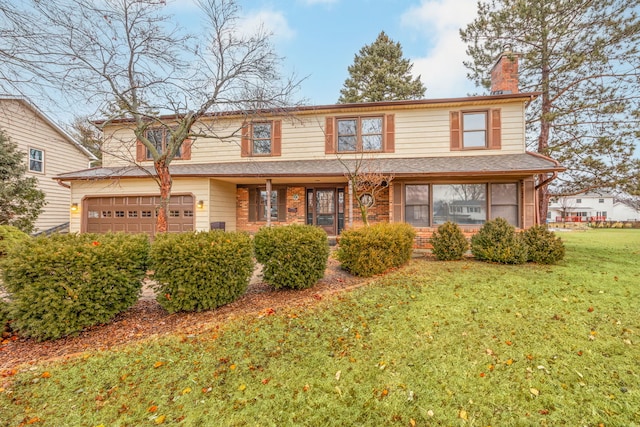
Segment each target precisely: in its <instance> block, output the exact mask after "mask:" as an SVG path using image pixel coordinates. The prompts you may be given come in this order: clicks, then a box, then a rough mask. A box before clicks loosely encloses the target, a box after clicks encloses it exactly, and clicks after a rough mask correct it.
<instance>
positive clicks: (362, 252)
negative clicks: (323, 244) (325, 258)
mask: <svg viewBox="0 0 640 427" xmlns="http://www.w3.org/2000/svg"><path fill="white" fill-rule="evenodd" d="M415 235H416V233H415V230H414V229H413V227H412V226H411V225H409V224H406V223H393V224H390V223H386V222H385V223H378V224H375V225H372V226H370V227H363V228H359V229H354V230H346V231H344V232H343V233H342V236H341V237H340V245H339V247H338V251H337V253H336V256H337V258H338V260H339V261H340V263H341V264H342V268H343V269H345V270H347V271H348V272H350V273H351V274H353V275H355V276H361V277H370V276H373V275H376V274H381V273H384V272H385V271H387V270H389V269H390V268H394V267H400V266H402V265H404V264H406V263H407V262H408V261H409V260H410V259H411V254H412V252H413V239H414V238H415Z"/></svg>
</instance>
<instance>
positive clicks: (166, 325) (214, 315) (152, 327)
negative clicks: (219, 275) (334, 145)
mask: <svg viewBox="0 0 640 427" xmlns="http://www.w3.org/2000/svg"><path fill="white" fill-rule="evenodd" d="M364 283H366V280H365V279H360V278H356V277H354V276H351V275H350V274H348V273H346V272H344V271H342V270H341V269H340V267H339V264H338V262H337V261H335V260H333V259H331V258H330V259H329V263H328V266H327V270H326V272H325V277H324V278H323V279H321V280H320V281H319V282H318V283H317V284H316V285H314V286H313V287H311V288H309V289H305V290H296V291H294V290H278V291H276V290H274V289H273V288H271V287H270V286H269V285H267V284H266V283H263V282H260V281H259V280H254V281H252V283H251V284H250V285H249V288H248V289H247V293H246V294H245V295H243V296H242V297H241V298H240V299H238V300H237V301H235V302H233V303H231V304H227V305H225V306H223V307H220V308H218V309H216V310H210V311H205V312H201V313H174V314H169V313H167V312H166V311H165V310H164V309H162V308H161V307H160V305H158V303H157V302H156V301H155V300H154V299H150V298H141V299H140V300H139V301H138V303H137V304H136V305H134V306H133V307H131V308H130V309H129V310H127V311H126V312H124V313H122V314H120V315H118V316H117V317H116V318H115V319H114V320H113V321H112V322H110V323H108V324H104V325H99V326H95V327H91V328H87V329H86V330H84V331H82V332H81V333H79V334H78V335H77V336H71V337H66V338H61V339H58V340H55V341H45V342H37V341H34V340H32V339H27V338H22V337H20V336H17V335H14V336H10V337H4V338H3V340H2V342H1V343H0V371H5V370H9V369H16V368H18V367H20V366H21V365H24V364H34V363H40V362H44V361H49V360H54V359H58V360H59V359H68V358H72V357H74V356H77V355H78V354H80V353H83V352H88V351H96V350H106V349H109V348H113V347H117V346H120V345H123V344H130V343H132V342H136V341H142V340H145V339H148V338H150V337H153V336H160V335H165V334H171V333H185V334H189V333H196V332H198V331H199V330H202V329H206V328H208V327H210V326H214V325H215V324H216V323H218V322H225V321H228V320H230V319H233V318H237V317H241V316H262V315H265V314H273V313H274V312H277V311H278V310H281V309H286V308H291V307H300V306H308V305H311V304H314V303H317V302H318V301H320V300H322V299H323V298H324V297H325V296H328V295H330V294H333V293H336V292H341V291H344V290H347V289H351V288H354V287H357V286H360V285H362V284H364Z"/></svg>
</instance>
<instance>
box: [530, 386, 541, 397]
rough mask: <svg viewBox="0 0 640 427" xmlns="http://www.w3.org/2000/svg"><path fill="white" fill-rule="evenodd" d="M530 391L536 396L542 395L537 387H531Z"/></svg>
mask: <svg viewBox="0 0 640 427" xmlns="http://www.w3.org/2000/svg"><path fill="white" fill-rule="evenodd" d="M529 392H531V394H533V395H534V396H536V397H538V396H539V395H540V390H538V389H537V388H533V387H531V388H530V389H529Z"/></svg>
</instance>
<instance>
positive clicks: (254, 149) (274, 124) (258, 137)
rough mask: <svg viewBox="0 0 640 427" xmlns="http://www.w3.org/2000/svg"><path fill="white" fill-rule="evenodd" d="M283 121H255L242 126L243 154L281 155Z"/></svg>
mask: <svg viewBox="0 0 640 427" xmlns="http://www.w3.org/2000/svg"><path fill="white" fill-rule="evenodd" d="M281 139H282V122H281V121H279V120H273V121H267V122H255V123H249V124H246V125H245V126H244V127H243V128H242V144H241V154H242V156H243V157H249V156H279V155H280V153H281V148H280V147H281Z"/></svg>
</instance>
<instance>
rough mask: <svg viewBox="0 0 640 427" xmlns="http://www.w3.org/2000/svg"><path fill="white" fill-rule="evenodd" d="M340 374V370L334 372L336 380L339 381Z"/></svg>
mask: <svg viewBox="0 0 640 427" xmlns="http://www.w3.org/2000/svg"><path fill="white" fill-rule="evenodd" d="M341 374H342V371H338V372H336V381H340V375H341Z"/></svg>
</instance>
